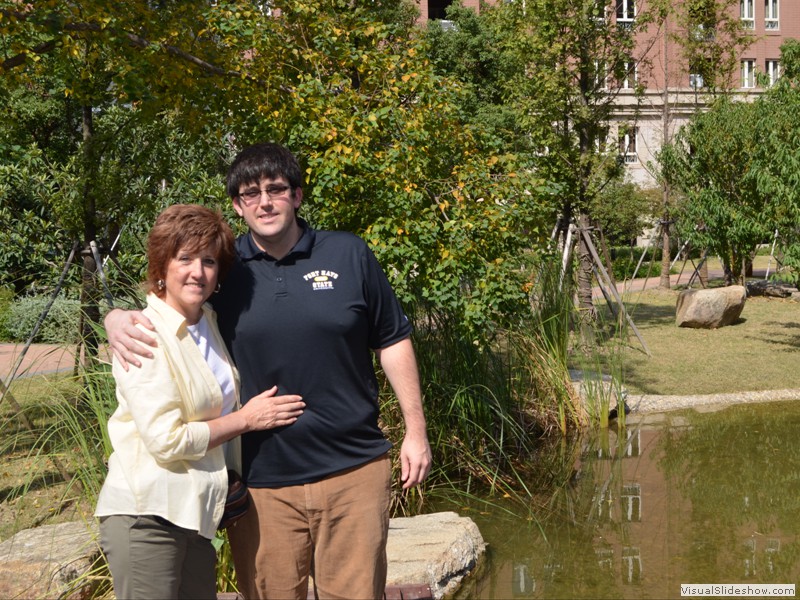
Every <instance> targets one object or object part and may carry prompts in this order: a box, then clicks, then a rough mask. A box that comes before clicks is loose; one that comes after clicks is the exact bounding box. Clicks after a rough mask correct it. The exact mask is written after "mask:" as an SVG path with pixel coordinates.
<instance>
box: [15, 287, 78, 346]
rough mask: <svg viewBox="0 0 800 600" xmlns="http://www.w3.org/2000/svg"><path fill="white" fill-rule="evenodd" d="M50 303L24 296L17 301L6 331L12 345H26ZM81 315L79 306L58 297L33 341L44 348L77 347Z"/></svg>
mask: <svg viewBox="0 0 800 600" xmlns="http://www.w3.org/2000/svg"><path fill="white" fill-rule="evenodd" d="M49 302H50V297H48V296H24V297H21V298H19V299H17V300H15V301H14V302H13V303H12V304H11V305H10V307H9V309H8V318H7V321H6V327H5V328H6V331H7V332H8V334H9V341H13V342H25V341H27V340H28V338H29V337H30V335H31V333H33V328H34V326H35V325H36V323H37V322H38V321H39V318H40V317H41V315H42V312H43V311H44V309H45V307H47V305H48V303H49ZM80 314H81V305H80V302H78V301H77V300H73V299H69V298H65V297H63V296H58V297H57V298H56V300H55V301H54V302H53V305H52V306H51V307H50V310H49V311H48V313H47V316H46V318H45V319H44V321H42V324H41V327H40V328H39V332H38V334H37V335H36V337H35V338H34V340H33V341H34V342H37V343H44V344H75V343H77V342H78V340H79V336H78V333H79V329H78V323H79V322H80Z"/></svg>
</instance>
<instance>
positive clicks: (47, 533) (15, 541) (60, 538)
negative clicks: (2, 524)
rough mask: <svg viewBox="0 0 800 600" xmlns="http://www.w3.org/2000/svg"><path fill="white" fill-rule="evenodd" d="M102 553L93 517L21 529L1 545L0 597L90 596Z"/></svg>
mask: <svg viewBox="0 0 800 600" xmlns="http://www.w3.org/2000/svg"><path fill="white" fill-rule="evenodd" d="M100 555H101V552H100V546H99V545H98V543H97V526H96V524H95V523H94V521H93V520H92V521H90V522H88V523H86V522H83V521H76V522H70V523H60V524H58V525H42V526H41V527H35V528H33V529H25V530H23V531H20V532H19V533H17V534H16V535H14V536H13V537H12V538H10V539H8V540H6V541H5V542H3V543H2V544H0V598H8V599H10V598H68V599H73V600H77V599H81V598H88V597H90V596H91V592H92V584H91V582H90V581H88V580H84V581H81V577H82V576H84V575H86V574H87V573H89V571H90V570H91V569H92V567H93V566H94V565H95V563H96V562H97V561H98V560H99V559H100Z"/></svg>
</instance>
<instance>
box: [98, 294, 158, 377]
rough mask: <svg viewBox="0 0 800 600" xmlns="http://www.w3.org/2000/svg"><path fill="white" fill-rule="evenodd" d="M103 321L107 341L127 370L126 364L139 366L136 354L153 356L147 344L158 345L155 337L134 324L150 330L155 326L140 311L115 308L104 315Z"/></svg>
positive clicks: (140, 364)
mask: <svg viewBox="0 0 800 600" xmlns="http://www.w3.org/2000/svg"><path fill="white" fill-rule="evenodd" d="M104 323H105V326H106V335H107V336H108V343H109V345H110V346H111V350H113V352H114V356H116V357H117V360H118V361H119V363H120V365H121V366H122V368H123V369H125V370H126V371H127V370H128V365H133V366H135V367H141V366H142V363H141V361H140V360H139V359H138V358H137V357H138V356H143V357H145V358H153V353H152V352H150V350H148V349H147V346H152V347H153V348H155V347H156V346H157V345H158V344H157V343H156V340H155V338H154V337H152V336H150V335H148V334H147V333H146V332H144V331H142V330H141V329H139V328H138V327H137V326H136V325H137V324H140V325H142V326H144V327H146V328H147V329H150V330H151V331H155V327H153V323H152V322H151V321H150V319H148V318H147V317H145V316H144V315H143V314H142V312H141V311H139V310H122V309H119V308H117V309H115V310H112V311H111V312H109V313H108V314H107V315H106V318H105V320H104ZM140 342H141V343H140ZM143 344H144V345H143Z"/></svg>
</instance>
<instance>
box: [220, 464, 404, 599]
mask: <svg viewBox="0 0 800 600" xmlns="http://www.w3.org/2000/svg"><path fill="white" fill-rule="evenodd" d="M390 488H391V466H390V462H389V458H388V455H384V456H382V457H380V458H378V459H375V460H373V461H371V462H368V463H366V464H364V465H361V466H359V467H356V468H354V469H350V470H348V471H344V472H342V473H337V474H335V475H331V476H330V477H326V478H325V479H323V480H322V481H318V482H315V483H309V484H304V485H296V486H288V487H283V488H250V493H251V495H252V505H251V507H250V510H249V511H248V512H247V514H246V515H245V516H244V517H242V518H241V519H240V520H239V521H238V522H237V523H235V524H234V525H233V526H232V527H230V528H229V529H228V537H229V539H230V542H231V551H232V554H233V560H234V565H235V566H236V576H237V580H238V582H239V590H240V592H241V593H242V594H243V595H244V596H245V598H247V600H256V599H261V598H265V599H271V598H280V599H281V600H289V599H292V598H296V599H298V600H305V599H306V597H307V595H308V585H309V583H308V576H309V575H312V576H313V579H314V587H315V588H316V593H317V597H318V598H325V599H327V598H346V599H347V600H360V599H364V600H369V599H375V598H382V597H383V593H384V589H385V587H386V540H387V536H388V531H389V500H390Z"/></svg>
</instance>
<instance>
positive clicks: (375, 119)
mask: <svg viewBox="0 0 800 600" xmlns="http://www.w3.org/2000/svg"><path fill="white" fill-rule="evenodd" d="M367 120H368V121H369V122H370V123H377V122H378V117H377V116H375V113H369V116H368V117H367Z"/></svg>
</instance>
